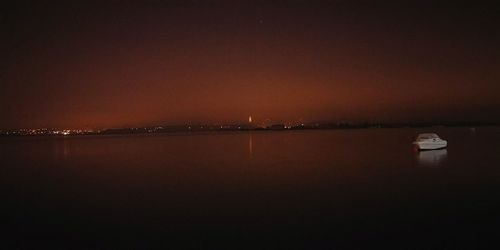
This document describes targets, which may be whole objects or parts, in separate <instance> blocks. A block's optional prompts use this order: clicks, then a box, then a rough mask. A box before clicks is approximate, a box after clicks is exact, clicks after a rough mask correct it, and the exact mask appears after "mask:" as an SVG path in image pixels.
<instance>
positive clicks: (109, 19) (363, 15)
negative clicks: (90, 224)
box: [0, 0, 500, 129]
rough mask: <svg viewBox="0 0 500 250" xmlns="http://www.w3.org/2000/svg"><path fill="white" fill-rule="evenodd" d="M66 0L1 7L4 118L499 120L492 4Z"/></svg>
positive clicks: (499, 66) (73, 123)
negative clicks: (77, 1)
mask: <svg viewBox="0 0 500 250" xmlns="http://www.w3.org/2000/svg"><path fill="white" fill-rule="evenodd" d="M62 2H63V1H34V2H29V1H28V2H26V1H21V3H16V4H10V5H4V6H2V7H1V9H0V22H1V23H0V25H1V26H0V27H1V31H2V32H1V34H0V37H1V40H0V52H1V60H0V88H1V91H0V118H1V119H0V129H8V128H40V127H56V128H94V127H123V126H146V125H154V124H183V123H230V122H243V121H246V120H247V119H248V116H249V115H252V117H253V118H254V121H256V122H262V121H265V120H267V121H269V120H271V121H273V122H295V121H304V122H313V121H383V122H399V121H404V122H415V121H431V122H440V121H471V120H473V121H499V120H500V28H499V27H500V25H499V24H500V11H498V10H499V8H498V7H496V6H493V5H491V4H488V3H486V2H482V3H478V2H476V1H471V2H470V3H468V4H459V3H456V2H455V1H449V2H440V1H428V2H425V1H413V2H409V1H394V2H390V1H362V2H354V1H226V2H222V1H201V0H200V1H187V0H186V1H109V2H106V3H102V2H101V1H97V2H88V1H85V2H83V3H74V2H72V3H62ZM68 2H71V1H68ZM380 2H383V3H380Z"/></svg>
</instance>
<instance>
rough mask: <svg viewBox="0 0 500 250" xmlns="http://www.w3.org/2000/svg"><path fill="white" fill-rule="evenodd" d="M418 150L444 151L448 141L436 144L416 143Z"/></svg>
mask: <svg viewBox="0 0 500 250" xmlns="http://www.w3.org/2000/svg"><path fill="white" fill-rule="evenodd" d="M414 144H415V146H417V148H418V150H437V149H443V148H446V147H447V146H448V143H447V142H446V141H444V140H443V141H436V142H414Z"/></svg>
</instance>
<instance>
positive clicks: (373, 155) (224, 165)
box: [0, 127, 500, 248]
mask: <svg viewBox="0 0 500 250" xmlns="http://www.w3.org/2000/svg"><path fill="white" fill-rule="evenodd" d="M420 132H437V133H438V134H439V135H440V136H441V137H443V138H444V139H447V140H448V142H449V147H448V148H447V149H444V150H437V151H424V152H418V151H415V150H414V149H413V147H412V145H411V142H412V140H413V139H414V138H415V136H416V135H417V134H418V133H420ZM0 154H1V162H2V164H1V165H2V166H1V168H0V169H1V170H0V171H1V175H0V187H1V194H2V197H3V199H2V207H3V209H2V210H4V211H5V212H4V213H2V216H1V221H2V227H3V228H4V229H7V230H8V232H9V233H7V234H5V235H4V237H5V239H10V240H11V241H13V244H21V245H22V244H23V243H26V242H30V243H33V242H36V243H37V244H41V245H46V244H47V245H57V244H72V245H73V246H75V247H76V246H79V247H85V248H94V247H103V246H108V247H110V246H111V247H116V246H122V247H146V246H158V244H160V245H163V246H169V245H171V244H175V245H176V246H179V244H182V246H185V247H191V248H192V247H194V248H198V247H214V246H224V247H231V248H234V247H242V246H259V247H263V246H267V247H285V248H288V247H290V246H293V247H304V248H311V247H325V248H329V247H340V248H355V247H354V246H356V244H359V243H360V242H364V243H374V244H382V245H388V246H390V245H395V246H397V247H404V248H422V247H426V248H428V247H429V248H455V247H463V246H464V244H468V246H478V245H484V244H493V242H494V241H495V240H496V238H497V237H498V236H499V234H498V233H497V232H498V227H499V226H500V220H499V219H500V216H499V215H498V214H499V213H500V212H499V211H500V210H499V208H500V206H499V205H497V203H498V202H499V201H500V197H499V196H498V193H499V191H500V129H499V128H487V127H484V128H477V129H475V130H471V129H469V128H432V129H359V130H314V131H312V130H308V131H276V132H269V131H263V132H228V133H196V134H183V133H180V134H160V135H123V136H82V137H22V138H21V137H18V138H1V139H0ZM13 239H15V240H13Z"/></svg>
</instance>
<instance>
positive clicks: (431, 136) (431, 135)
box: [417, 133, 439, 140]
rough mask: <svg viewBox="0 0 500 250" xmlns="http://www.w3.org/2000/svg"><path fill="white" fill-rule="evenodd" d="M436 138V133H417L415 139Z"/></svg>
mask: <svg viewBox="0 0 500 250" xmlns="http://www.w3.org/2000/svg"><path fill="white" fill-rule="evenodd" d="M436 138H439V136H438V135H436V134H430V133H429V134H419V135H418V137H417V139H419V140H420V139H436Z"/></svg>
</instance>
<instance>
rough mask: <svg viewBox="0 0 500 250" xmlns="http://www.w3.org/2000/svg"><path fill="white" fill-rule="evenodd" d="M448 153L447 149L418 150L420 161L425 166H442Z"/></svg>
mask: <svg viewBox="0 0 500 250" xmlns="http://www.w3.org/2000/svg"><path fill="white" fill-rule="evenodd" d="M447 154H448V150H447V149H438V150H424V151H418V152H417V158H418V163H419V165H420V166H425V167H440V166H442V163H443V162H444V161H445V160H446V156H447Z"/></svg>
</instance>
